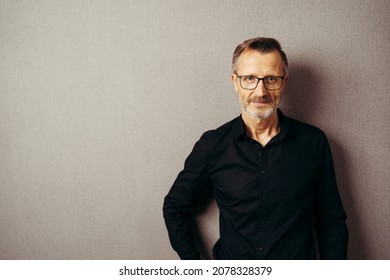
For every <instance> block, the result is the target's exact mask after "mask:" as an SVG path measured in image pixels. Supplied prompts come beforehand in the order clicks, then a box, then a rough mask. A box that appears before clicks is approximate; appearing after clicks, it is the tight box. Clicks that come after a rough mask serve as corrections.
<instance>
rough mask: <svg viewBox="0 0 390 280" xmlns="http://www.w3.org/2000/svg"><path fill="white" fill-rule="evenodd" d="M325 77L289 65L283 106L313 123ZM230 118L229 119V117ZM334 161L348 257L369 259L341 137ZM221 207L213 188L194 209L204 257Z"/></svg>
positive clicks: (323, 97)
mask: <svg viewBox="0 0 390 280" xmlns="http://www.w3.org/2000/svg"><path fill="white" fill-rule="evenodd" d="M323 88H324V87H323V79H322V78H321V73H320V72H319V69H313V68H312V67H310V66H308V65H304V64H300V65H296V66H293V67H291V68H290V79H289V82H288V85H287V87H286V91H285V93H284V96H283V102H282V106H281V108H282V110H283V112H284V113H285V114H286V115H287V116H290V117H293V118H295V119H298V120H301V121H304V122H307V123H312V124H314V125H315V120H316V119H317V120H318V119H319V118H321V117H322V115H323V113H324V112H325V111H326V108H325V107H324V105H323V104H326V103H327V102H322V101H323V100H326V94H325V93H324V91H323V90H322V89H323ZM227 121H228V120H227ZM329 142H330V145H331V148H332V153H333V158H334V162H335V168H336V175H337V181H338V186H339V190H340V195H341V197H342V200H343V204H344V208H345V211H346V212H347V215H348V220H347V223H348V229H349V251H348V258H349V259H367V258H368V257H367V254H368V250H369V248H368V247H367V244H368V243H367V240H366V238H365V236H364V232H363V231H362V230H361V229H362V227H361V221H360V219H359V211H358V207H357V206H356V202H355V199H354V195H353V193H354V192H353V188H352V186H353V184H352V181H353V177H352V176H353V163H352V164H351V163H350V162H349V161H348V158H349V156H348V155H347V154H346V152H345V148H343V146H342V141H341V140H340V139H329ZM218 215H219V211H218V208H217V205H216V203H215V199H214V197H213V192H212V189H211V188H208V189H207V190H206V191H205V192H204V193H203V194H202V195H201V196H200V199H199V203H198V204H197V206H196V207H195V209H194V212H193V218H194V223H193V224H192V229H193V233H194V238H195V242H196V246H197V248H198V250H199V252H200V253H201V256H202V258H203V259H212V254H211V249H212V246H213V245H214V243H215V242H216V241H217V239H218V237H219V222H218Z"/></svg>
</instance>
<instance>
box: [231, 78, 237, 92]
mask: <svg viewBox="0 0 390 280" xmlns="http://www.w3.org/2000/svg"><path fill="white" fill-rule="evenodd" d="M230 80H231V81H232V83H233V86H234V90H235V91H236V92H237V93H238V84H237V75H236V74H231V75H230Z"/></svg>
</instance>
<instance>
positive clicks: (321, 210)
mask: <svg viewBox="0 0 390 280" xmlns="http://www.w3.org/2000/svg"><path fill="white" fill-rule="evenodd" d="M322 154H323V162H322V165H321V168H320V170H319V173H318V176H317V201H316V206H317V235H318V249H319V253H320V258H321V259H333V260H336V259H346V258H347V249H348V229H347V225H346V223H345V220H346V218H347V216H346V214H345V212H344V208H343V205H342V202H341V199H340V195H339V191H338V188H337V183H336V176H335V172H334V166H333V159H332V154H331V151H330V147H329V144H328V141H327V140H326V137H325V142H324V143H323V147H322Z"/></svg>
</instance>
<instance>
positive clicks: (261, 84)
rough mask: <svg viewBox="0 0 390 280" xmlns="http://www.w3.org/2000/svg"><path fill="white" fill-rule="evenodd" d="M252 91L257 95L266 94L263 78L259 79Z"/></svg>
mask: <svg viewBox="0 0 390 280" xmlns="http://www.w3.org/2000/svg"><path fill="white" fill-rule="evenodd" d="M254 93H255V94H256V95H258V96H264V95H267V89H266V88H265V85H264V80H260V81H259V83H258V84H257V87H256V88H255V90H254Z"/></svg>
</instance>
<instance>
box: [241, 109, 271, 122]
mask: <svg viewBox="0 0 390 280" xmlns="http://www.w3.org/2000/svg"><path fill="white" fill-rule="evenodd" d="M275 110H276V108H268V109H265V110H261V112H256V111H255V110H251V109H248V108H245V112H247V114H248V115H249V116H250V117H251V118H253V119H256V120H263V119H269V118H270V117H271V116H272V113H273V112H275Z"/></svg>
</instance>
